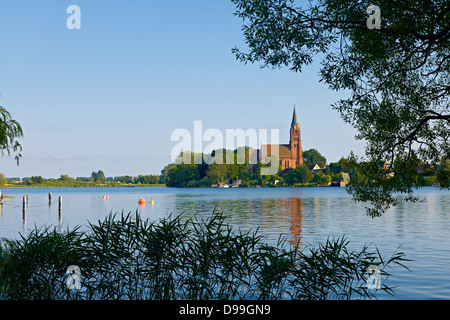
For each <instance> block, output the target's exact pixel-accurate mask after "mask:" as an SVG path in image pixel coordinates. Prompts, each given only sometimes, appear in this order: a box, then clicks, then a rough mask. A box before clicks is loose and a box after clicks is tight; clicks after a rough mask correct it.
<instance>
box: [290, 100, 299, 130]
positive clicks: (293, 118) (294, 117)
mask: <svg viewBox="0 0 450 320" xmlns="http://www.w3.org/2000/svg"><path fill="white" fill-rule="evenodd" d="M294 124H298V121H297V111H295V104H294V114H293V115H292V123H291V126H293V125H294Z"/></svg>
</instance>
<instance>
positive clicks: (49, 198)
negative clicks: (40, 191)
mask: <svg viewBox="0 0 450 320" xmlns="http://www.w3.org/2000/svg"><path fill="white" fill-rule="evenodd" d="M51 204H52V193H51V192H49V193H48V205H51Z"/></svg>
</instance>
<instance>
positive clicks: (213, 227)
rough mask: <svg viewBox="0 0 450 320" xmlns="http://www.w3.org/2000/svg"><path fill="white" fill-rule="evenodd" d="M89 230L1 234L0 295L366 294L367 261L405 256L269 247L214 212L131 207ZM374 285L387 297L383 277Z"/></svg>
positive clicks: (331, 245)
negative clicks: (164, 214)
mask: <svg viewBox="0 0 450 320" xmlns="http://www.w3.org/2000/svg"><path fill="white" fill-rule="evenodd" d="M87 229H88V230H87V231H84V232H82V231H80V229H79V228H75V229H74V230H72V231H70V230H67V231H63V232H61V231H59V230H57V228H54V229H53V230H51V229H49V228H46V229H42V230H39V229H35V230H34V231H32V232H31V233H30V234H29V235H28V236H27V237H23V236H22V237H21V239H19V240H4V241H3V243H2V246H1V247H0V298H2V299H58V300H62V299H84V300H111V299H113V300H117V299H352V298H355V297H356V298H373V297H374V295H375V291H373V290H372V291H371V290H368V289H367V287H365V276H366V270H367V267H368V266H369V265H378V266H379V267H380V269H382V270H385V268H386V267H387V266H388V265H390V264H400V265H402V261H404V260H405V259H404V255H403V254H402V253H395V254H394V255H393V256H392V257H391V258H390V259H389V260H388V261H387V262H386V261H385V260H383V258H382V257H381V256H380V254H379V252H378V250H375V251H369V250H368V247H367V246H365V247H364V248H363V249H362V251H361V252H353V251H349V250H348V241H347V240H346V239H345V238H339V239H336V240H328V241H327V242H326V243H325V244H323V245H319V246H318V247H317V248H309V254H305V253H303V251H301V250H299V247H298V246H292V245H286V243H287V242H285V241H284V240H283V239H280V241H279V242H278V243H277V244H276V245H269V244H268V243H267V241H266V239H265V238H264V237H262V236H260V235H259V234H258V232H257V231H255V230H250V231H247V232H242V231H240V230H236V229H235V228H233V227H232V226H230V225H229V224H226V223H225V218H224V215H223V214H221V213H214V214H213V215H212V216H211V217H208V218H206V219H203V220H200V219H197V218H193V219H184V218H183V216H181V215H180V216H176V217H173V216H169V217H168V218H166V219H162V220H161V221H158V222H150V221H149V220H144V219H142V218H141V217H140V216H139V214H138V213H137V212H136V214H135V215H133V214H131V213H130V214H126V215H124V214H123V213H122V214H121V215H115V214H111V215H109V216H108V217H106V218H105V220H104V221H99V222H98V224H96V225H94V224H89V226H88V228H87ZM305 251H306V250H305ZM69 265H77V266H79V267H80V269H81V286H82V288H81V290H76V289H72V290H69V289H68V288H67V285H66V279H67V277H68V275H67V274H66V270H67V267H68V266H69ZM383 272H384V271H383ZM383 275H384V278H383V279H386V278H387V277H386V276H389V275H388V274H387V273H383ZM381 290H384V291H386V292H389V293H393V291H392V288H390V287H388V286H386V284H385V283H384V284H383V287H382V289H381Z"/></svg>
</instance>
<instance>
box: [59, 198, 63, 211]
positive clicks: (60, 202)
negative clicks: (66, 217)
mask: <svg viewBox="0 0 450 320" xmlns="http://www.w3.org/2000/svg"><path fill="white" fill-rule="evenodd" d="M61 209H62V196H59V212H60V213H61Z"/></svg>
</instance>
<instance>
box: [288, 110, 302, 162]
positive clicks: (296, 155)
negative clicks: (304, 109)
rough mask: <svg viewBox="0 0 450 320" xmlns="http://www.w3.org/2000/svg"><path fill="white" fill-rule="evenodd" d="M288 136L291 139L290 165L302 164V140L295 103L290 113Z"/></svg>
mask: <svg viewBox="0 0 450 320" xmlns="http://www.w3.org/2000/svg"><path fill="white" fill-rule="evenodd" d="M290 137H291V139H290V141H289V145H290V149H291V157H292V159H291V161H292V164H291V165H290V166H291V167H292V168H296V167H297V166H298V165H302V164H303V151H302V140H301V137H300V125H299V124H298V120H297V112H296V110H295V105H294V114H293V115H292V122H291V133H290Z"/></svg>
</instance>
